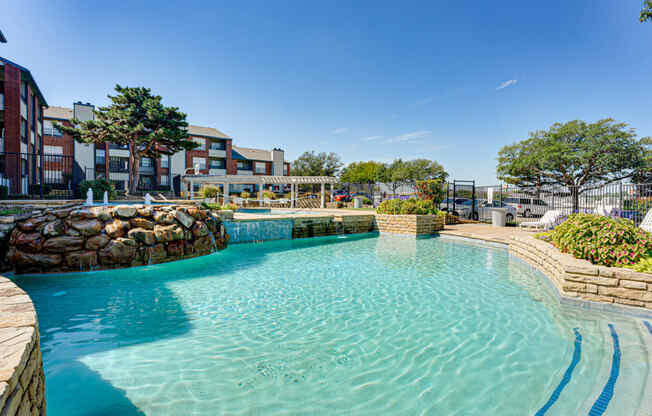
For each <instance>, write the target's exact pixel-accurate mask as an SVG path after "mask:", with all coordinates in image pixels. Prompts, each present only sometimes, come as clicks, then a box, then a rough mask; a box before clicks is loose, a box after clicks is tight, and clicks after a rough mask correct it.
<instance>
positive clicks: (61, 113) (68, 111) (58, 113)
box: [43, 106, 73, 120]
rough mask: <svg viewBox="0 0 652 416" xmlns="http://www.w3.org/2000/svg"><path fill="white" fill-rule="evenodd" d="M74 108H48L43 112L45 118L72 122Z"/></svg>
mask: <svg viewBox="0 0 652 416" xmlns="http://www.w3.org/2000/svg"><path fill="white" fill-rule="evenodd" d="M72 117H73V112H72V108H67V107H56V106H53V107H46V108H45V109H44V110H43V118H53V119H57V120H72Z"/></svg>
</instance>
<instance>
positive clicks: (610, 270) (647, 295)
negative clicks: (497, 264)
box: [509, 236, 652, 309]
mask: <svg viewBox="0 0 652 416" xmlns="http://www.w3.org/2000/svg"><path fill="white" fill-rule="evenodd" d="M509 250H510V252H511V253H512V254H514V255H516V256H518V257H520V258H522V259H523V260H525V261H526V262H528V263H530V264H531V265H532V266H534V267H536V268H537V269H539V270H541V271H542V272H543V273H544V274H546V276H548V277H549V278H550V280H551V281H552V282H553V284H554V285H555V286H556V287H557V290H558V291H559V293H560V294H561V295H563V296H568V297H573V298H581V299H584V300H589V301H594V302H603V303H614V304H621V305H628V306H637V307H641V308H646V309H652V274H647V273H639V272H635V271H633V270H630V269H625V268H617V267H605V266H596V265H594V264H591V263H590V262H588V261H586V260H580V259H576V258H574V257H573V256H571V255H570V254H565V253H562V252H560V251H559V250H558V249H557V248H556V247H555V246H553V245H552V244H549V243H547V242H545V241H541V240H538V239H536V238H534V237H531V236H512V238H511V240H510V242H509Z"/></svg>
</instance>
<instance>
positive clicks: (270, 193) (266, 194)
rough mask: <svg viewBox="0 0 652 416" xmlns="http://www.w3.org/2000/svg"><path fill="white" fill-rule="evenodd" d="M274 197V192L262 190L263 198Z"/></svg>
mask: <svg viewBox="0 0 652 416" xmlns="http://www.w3.org/2000/svg"><path fill="white" fill-rule="evenodd" d="M265 198H267V199H274V198H276V194H275V193H274V192H272V191H263V199H265Z"/></svg>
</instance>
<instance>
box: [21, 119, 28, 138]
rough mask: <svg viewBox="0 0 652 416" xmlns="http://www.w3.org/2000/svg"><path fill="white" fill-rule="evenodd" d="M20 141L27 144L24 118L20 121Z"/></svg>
mask: <svg viewBox="0 0 652 416" xmlns="http://www.w3.org/2000/svg"><path fill="white" fill-rule="evenodd" d="M20 140H21V141H22V142H23V143H25V144H27V120H25V119H24V118H21V120H20Z"/></svg>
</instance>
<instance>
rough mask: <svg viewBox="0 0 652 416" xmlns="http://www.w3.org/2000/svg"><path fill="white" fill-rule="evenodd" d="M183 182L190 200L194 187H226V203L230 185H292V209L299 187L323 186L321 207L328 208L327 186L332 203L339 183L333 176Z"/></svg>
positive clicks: (211, 178) (192, 177) (191, 179)
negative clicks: (188, 190)
mask: <svg viewBox="0 0 652 416" xmlns="http://www.w3.org/2000/svg"><path fill="white" fill-rule="evenodd" d="M181 180H182V181H183V182H185V183H188V184H190V198H191V199H192V198H193V197H194V185H195V184H196V183H197V184H204V185H208V184H210V185H219V184H221V185H222V186H223V187H224V203H227V202H228V201H229V185H231V184H247V185H248V184H252V185H290V207H292V208H294V205H295V204H294V201H295V200H296V196H297V194H298V193H297V191H298V188H297V185H315V184H320V185H321V207H322V208H325V207H326V200H325V196H326V195H325V192H326V189H325V188H326V184H330V188H331V189H330V190H331V202H332V199H333V185H334V184H336V183H337V182H339V181H338V179H337V178H335V177H333V176H267V175H188V174H186V175H184V176H182V177H181ZM262 195H263V193H262V192H260V193H259V197H258V198H259V200H260V202H261V203H262V202H263V196H262Z"/></svg>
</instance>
